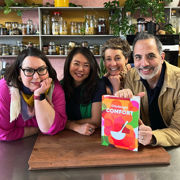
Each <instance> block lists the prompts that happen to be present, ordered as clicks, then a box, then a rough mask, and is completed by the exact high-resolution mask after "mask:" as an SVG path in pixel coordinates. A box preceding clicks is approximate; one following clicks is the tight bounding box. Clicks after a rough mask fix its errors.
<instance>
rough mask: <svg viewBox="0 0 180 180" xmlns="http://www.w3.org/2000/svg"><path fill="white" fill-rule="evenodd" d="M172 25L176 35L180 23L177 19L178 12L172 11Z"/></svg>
mask: <svg viewBox="0 0 180 180" xmlns="http://www.w3.org/2000/svg"><path fill="white" fill-rule="evenodd" d="M170 24H171V25H172V29H173V31H174V34H176V33H177V31H178V30H177V29H178V22H177V17H176V10H174V9H173V10H172V11H171V19H170Z"/></svg>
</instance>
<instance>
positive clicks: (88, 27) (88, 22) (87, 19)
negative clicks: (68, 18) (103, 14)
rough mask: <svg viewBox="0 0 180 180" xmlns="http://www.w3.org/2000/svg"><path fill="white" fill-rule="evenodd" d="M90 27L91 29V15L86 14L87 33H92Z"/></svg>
mask: <svg viewBox="0 0 180 180" xmlns="http://www.w3.org/2000/svg"><path fill="white" fill-rule="evenodd" d="M89 29H90V17H89V15H86V16H85V34H87V35H88V34H90V32H89Z"/></svg>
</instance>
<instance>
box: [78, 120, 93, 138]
mask: <svg viewBox="0 0 180 180" xmlns="http://www.w3.org/2000/svg"><path fill="white" fill-rule="evenodd" d="M95 129H96V126H94V125H92V124H89V123H85V124H78V125H77V127H76V128H75V131H76V132H78V133H79V134H83V135H88V136H89V135H91V134H93V133H94V131H95Z"/></svg>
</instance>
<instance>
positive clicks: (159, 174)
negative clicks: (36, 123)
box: [0, 136, 180, 180]
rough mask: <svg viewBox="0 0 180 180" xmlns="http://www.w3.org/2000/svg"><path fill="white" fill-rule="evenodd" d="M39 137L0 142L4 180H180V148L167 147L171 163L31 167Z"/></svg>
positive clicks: (0, 169) (0, 170)
mask: <svg viewBox="0 0 180 180" xmlns="http://www.w3.org/2000/svg"><path fill="white" fill-rule="evenodd" d="M36 138H37V136H32V137H28V138H25V139H22V140H18V141H14V142H0V179H1V180H49V179H50V180H56V179H58V180H69V179H71V180H72V179H75V180H76V179H77V180H179V178H180V147H171V148H166V150H167V151H168V153H169V154H170V156H171V161H170V165H151V166H147V165H146V166H126V167H118V166H116V167H97V168H78V169H54V170H36V171H30V170H28V160H29V157H30V155H31V152H32V149H33V146H34V143H35V141H36Z"/></svg>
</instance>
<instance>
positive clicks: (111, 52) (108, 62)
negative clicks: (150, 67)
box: [104, 49, 128, 76]
mask: <svg viewBox="0 0 180 180" xmlns="http://www.w3.org/2000/svg"><path fill="white" fill-rule="evenodd" d="M104 57H105V59H104V65H105V67H106V70H107V72H108V73H109V74H110V75H111V76H115V75H119V74H120V72H121V71H124V69H125V66H126V64H127V62H128V58H125V57H124V55H123V53H122V51H121V50H120V49H107V50H106V51H105V56H104Z"/></svg>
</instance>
